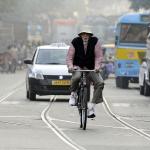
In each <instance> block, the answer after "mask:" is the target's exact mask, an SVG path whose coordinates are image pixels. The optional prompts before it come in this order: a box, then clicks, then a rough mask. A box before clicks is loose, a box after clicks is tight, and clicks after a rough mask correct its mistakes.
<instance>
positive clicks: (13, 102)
mask: <svg viewBox="0 0 150 150" xmlns="http://www.w3.org/2000/svg"><path fill="white" fill-rule="evenodd" d="M20 103H21V102H19V101H2V102H1V104H4V105H8V104H9V105H10V104H11V105H12V104H14V105H16V104H20Z"/></svg>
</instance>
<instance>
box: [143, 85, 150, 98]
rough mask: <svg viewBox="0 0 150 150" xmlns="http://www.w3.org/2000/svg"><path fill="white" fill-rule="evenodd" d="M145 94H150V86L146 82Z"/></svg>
mask: <svg viewBox="0 0 150 150" xmlns="http://www.w3.org/2000/svg"><path fill="white" fill-rule="evenodd" d="M144 96H150V86H149V85H148V84H147V83H146V82H145V83H144Z"/></svg>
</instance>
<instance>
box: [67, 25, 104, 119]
mask: <svg viewBox="0 0 150 150" xmlns="http://www.w3.org/2000/svg"><path fill="white" fill-rule="evenodd" d="M102 60H103V51H102V48H101V44H100V41H99V40H98V38H97V37H95V36H93V33H92V31H91V30H90V27H89V26H83V27H82V28H81V31H80V32H79V34H78V36H77V37H75V38H74V39H73V40H72V42H71V45H70V48H69V50H68V53H67V58H66V63H67V67H68V71H69V72H71V73H72V78H71V87H70V90H71V95H70V99H69V104H70V105H71V106H74V105H75V103H76V100H75V98H76V95H77V93H76V90H77V88H78V82H79V80H80V77H81V72H73V70H74V69H88V70H95V72H90V73H88V79H89V81H91V82H92V83H93V84H94V93H93V98H92V100H91V102H88V118H94V117H95V116H96V115H95V105H96V104H98V103H102V102H103V96H102V91H103V88H104V81H103V79H102V77H101V75H100V68H101V61H102Z"/></svg>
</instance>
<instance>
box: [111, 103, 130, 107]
mask: <svg viewBox="0 0 150 150" xmlns="http://www.w3.org/2000/svg"><path fill="white" fill-rule="evenodd" d="M112 106H114V107H130V104H129V103H112Z"/></svg>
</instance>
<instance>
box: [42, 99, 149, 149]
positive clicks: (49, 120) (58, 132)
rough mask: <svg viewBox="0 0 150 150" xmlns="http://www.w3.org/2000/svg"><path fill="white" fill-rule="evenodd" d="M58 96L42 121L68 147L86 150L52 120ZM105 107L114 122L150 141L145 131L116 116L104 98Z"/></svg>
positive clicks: (48, 107) (49, 106)
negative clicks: (50, 112) (54, 104)
mask: <svg viewBox="0 0 150 150" xmlns="http://www.w3.org/2000/svg"><path fill="white" fill-rule="evenodd" d="M56 99H57V96H53V97H52V98H51V99H50V103H49V105H48V106H47V107H46V108H45V109H44V110H43V112H42V114H41V117H42V120H43V121H44V123H45V124H46V125H47V126H48V127H49V128H50V129H51V130H52V131H53V132H54V133H55V134H56V135H57V136H58V137H59V138H60V139H61V140H62V141H63V142H65V143H66V144H67V145H69V146H70V147H72V148H73V149H75V150H86V149H85V148H84V147H82V146H80V145H78V144H77V143H75V142H74V141H72V139H71V138H69V137H68V136H67V135H66V134H65V133H64V132H63V131H62V130H61V129H60V128H59V127H58V126H57V125H56V124H55V123H54V122H53V120H54V118H51V117H50V116H49V111H50V109H51V107H52V104H53V103H54V102H55V101H56ZM103 107H104V110H105V111H106V113H107V114H108V115H109V116H110V117H111V118H113V119H114V120H116V121H117V122H119V123H120V124H121V125H123V126H124V127H126V129H130V130H132V131H133V132H135V133H136V134H138V135H140V136H142V137H143V138H145V139H147V140H149V141H150V135H149V134H147V133H145V132H144V131H143V129H138V128H136V127H134V126H132V125H131V124H129V123H127V122H126V121H124V120H123V119H121V117H120V116H119V115H117V114H114V113H113V112H112V111H111V108H110V106H109V104H108V102H107V100H106V99H105V97H104V103H103Z"/></svg>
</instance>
